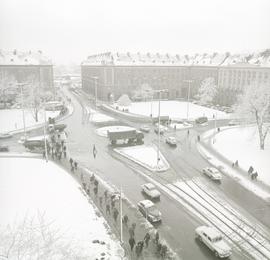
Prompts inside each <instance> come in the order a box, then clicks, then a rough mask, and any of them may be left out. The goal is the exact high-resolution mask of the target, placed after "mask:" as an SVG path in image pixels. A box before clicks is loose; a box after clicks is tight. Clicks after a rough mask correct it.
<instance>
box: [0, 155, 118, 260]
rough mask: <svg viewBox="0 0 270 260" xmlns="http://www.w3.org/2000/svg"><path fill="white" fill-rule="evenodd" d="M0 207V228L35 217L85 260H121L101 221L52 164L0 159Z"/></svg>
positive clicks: (75, 184) (78, 192)
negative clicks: (74, 248)
mask: <svg viewBox="0 0 270 260" xmlns="http://www.w3.org/2000/svg"><path fill="white" fill-rule="evenodd" d="M18 191H20V192H19V194H18ZM0 207H1V209H3V212H4V214H0V223H1V229H3V228H5V227H6V226H7V225H10V226H13V225H14V223H15V222H16V223H23V222H24V220H25V218H26V217H28V218H30V219H31V218H32V217H33V216H36V215H37V214H38V215H39V216H40V215H41V216H44V219H45V221H46V222H45V224H48V226H49V225H50V226H51V225H52V226H53V227H55V229H56V230H57V233H56V234H57V235H58V236H59V234H60V235H63V237H64V238H65V241H70V242H71V244H72V245H73V243H76V246H78V248H79V249H80V250H79V252H81V253H82V254H84V255H85V256H87V259H101V257H102V256H103V257H104V259H122V256H123V249H122V248H121V246H120V243H119V242H118V241H116V240H115V239H113V238H112V237H111V235H109V234H108V230H106V228H105V227H104V225H106V222H105V220H104V219H103V218H101V217H98V216H97V215H96V212H95V208H94V206H93V205H92V204H89V202H88V200H87V198H86V197H84V195H83V193H82V191H81V188H80V186H79V185H78V184H77V183H76V182H75V181H74V179H73V178H72V177H71V176H70V175H68V174H67V173H66V172H65V171H64V170H63V169H62V168H60V167H58V166H57V165H55V164H54V163H51V162H48V163H46V162H45V161H43V160H40V159H29V158H28V159H26V158H0ZM61 238H62V236H61V237H60V240H61ZM95 240H96V241H95ZM34 242H36V241H33V244H34ZM57 242H58V243H59V237H57ZM1 250H3V247H1ZM0 254H2V252H0ZM75 258H76V257H75V256H74V258H73V259H75ZM85 259H86V258H85Z"/></svg>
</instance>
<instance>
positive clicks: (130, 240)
mask: <svg viewBox="0 0 270 260" xmlns="http://www.w3.org/2000/svg"><path fill="white" fill-rule="evenodd" d="M128 243H129V245H130V250H131V252H132V251H133V248H134V245H135V244H136V241H135V239H134V237H130V238H129V240H128Z"/></svg>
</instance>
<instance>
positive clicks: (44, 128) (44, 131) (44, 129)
mask: <svg viewBox="0 0 270 260" xmlns="http://www.w3.org/2000/svg"><path fill="white" fill-rule="evenodd" d="M46 125H47V120H46V108H45V105H44V127H43V134H44V147H45V159H46V162H48V150H47V140H46Z"/></svg>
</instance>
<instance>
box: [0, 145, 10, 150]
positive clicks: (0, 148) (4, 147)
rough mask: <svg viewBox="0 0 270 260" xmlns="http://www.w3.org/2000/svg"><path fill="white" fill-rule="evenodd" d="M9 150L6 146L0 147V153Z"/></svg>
mask: <svg viewBox="0 0 270 260" xmlns="http://www.w3.org/2000/svg"><path fill="white" fill-rule="evenodd" d="M8 151H9V148H8V146H7V145H0V152H8Z"/></svg>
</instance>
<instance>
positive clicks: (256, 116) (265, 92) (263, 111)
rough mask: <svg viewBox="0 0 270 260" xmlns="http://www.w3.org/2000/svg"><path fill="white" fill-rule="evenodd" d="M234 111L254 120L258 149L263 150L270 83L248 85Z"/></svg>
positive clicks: (269, 114)
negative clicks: (257, 136)
mask: <svg viewBox="0 0 270 260" xmlns="http://www.w3.org/2000/svg"><path fill="white" fill-rule="evenodd" d="M236 113H237V114H238V115H239V116H241V117H242V118H245V120H248V121H251V122H252V121H254V120H255V121H256V124H257V127H258V132H259V140H260V149H261V150H264V141H265V138H266V136H267V133H268V132H269V117H270V85H266V84H261V85H254V84H251V85H249V86H248V87H247V88H246V90H245V92H244V93H243V95H241V96H240V97H239V98H238V103H237V105H236Z"/></svg>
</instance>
